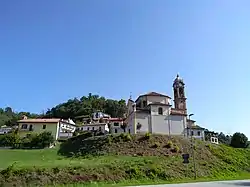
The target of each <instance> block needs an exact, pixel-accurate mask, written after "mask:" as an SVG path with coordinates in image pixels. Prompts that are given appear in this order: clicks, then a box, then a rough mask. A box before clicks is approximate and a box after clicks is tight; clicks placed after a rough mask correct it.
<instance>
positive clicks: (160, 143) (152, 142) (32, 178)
mask: <svg viewBox="0 0 250 187" xmlns="http://www.w3.org/2000/svg"><path fill="white" fill-rule="evenodd" d="M194 144H195V146H194V153H195V163H196V168H197V177H198V180H225V179H242V178H248V177H250V174H249V166H250V159H249V158H250V151H249V149H234V148H231V147H228V146H225V145H212V144H210V143H207V142H202V141H197V140H196V141H195V143H194ZM57 151H58V154H57ZM183 153H190V155H192V149H191V142H190V140H188V139H185V138H184V137H176V136H173V137H169V136H162V135H154V136H153V135H149V134H145V135H136V136H130V135H128V134H122V135H119V136H101V137H89V135H88V134H83V135H80V136H77V137H74V138H71V139H70V140H68V141H67V142H65V143H63V144H61V146H60V148H59V149H48V150H0V168H2V170H1V171H0V184H2V185H3V186H5V185H6V184H8V185H9V186H11V185H17V186H26V185H33V186H39V185H40V186H43V185H51V184H68V183H79V182H83V183H86V182H91V181H92V182H93V181H94V182H98V183H96V184H95V183H92V184H91V185H92V186H93V185H95V186H98V185H97V184H100V183H107V182H109V183H118V184H120V183H125V184H128V183H150V182H153V181H154V182H157V183H160V182H164V183H166V182H177V181H178V182H181V181H191V180H193V178H194V170H193V159H192V157H191V158H190V163H189V164H187V165H185V164H183V163H182V162H183V159H182V157H181V155H182V154H183ZM17 154H18V155H19V156H17ZM13 163H15V164H14V165H13ZM2 166H4V167H2ZM0 186H1V185H0ZM108 186H110V184H109V185H108Z"/></svg>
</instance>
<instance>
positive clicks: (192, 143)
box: [187, 114, 197, 180]
mask: <svg viewBox="0 0 250 187" xmlns="http://www.w3.org/2000/svg"><path fill="white" fill-rule="evenodd" d="M193 115H194V114H189V115H188V118H189V120H190V117H191V116H193ZM190 129H192V128H190ZM187 130H189V128H187ZM191 149H192V155H193V164H194V179H195V180H196V178H197V174H196V164H195V155H194V141H193V133H192V132H191Z"/></svg>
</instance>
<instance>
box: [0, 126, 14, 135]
mask: <svg viewBox="0 0 250 187" xmlns="http://www.w3.org/2000/svg"><path fill="white" fill-rule="evenodd" d="M11 130H12V128H11V127H7V126H2V127H0V134H7V133H9V132H11Z"/></svg>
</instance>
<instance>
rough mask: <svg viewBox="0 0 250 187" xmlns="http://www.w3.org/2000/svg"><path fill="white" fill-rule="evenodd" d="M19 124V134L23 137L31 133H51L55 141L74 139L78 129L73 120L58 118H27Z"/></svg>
mask: <svg viewBox="0 0 250 187" xmlns="http://www.w3.org/2000/svg"><path fill="white" fill-rule="evenodd" d="M17 122H18V132H19V134H20V136H21V137H25V136H27V135H28V134H31V133H42V132H44V131H48V132H51V133H52V135H53V137H54V139H55V140H60V139H65V138H69V137H72V135H73V132H74V131H75V129H76V125H75V123H74V122H73V121H72V120H71V119H68V120H63V119H58V118H50V119H28V118H27V117H26V116H24V118H23V119H22V120H19V121H17Z"/></svg>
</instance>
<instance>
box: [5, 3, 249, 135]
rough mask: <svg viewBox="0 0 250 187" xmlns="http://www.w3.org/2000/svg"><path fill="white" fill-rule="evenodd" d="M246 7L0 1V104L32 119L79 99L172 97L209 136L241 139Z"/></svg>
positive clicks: (245, 107)
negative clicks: (182, 86)
mask: <svg viewBox="0 0 250 187" xmlns="http://www.w3.org/2000/svg"><path fill="white" fill-rule="evenodd" d="M249 7H250V2H249V1H247V0H245V1H243V0H242V1H230V0H221V1H217V0H203V1H200V0H189V1H184V0H182V1H180V0H175V1H166V0H148V1H145V0H136V1H135V0H126V1H117V0H106V1H103V0H88V1H87V0H73V1H69V0H43V1H41V0H37V1H33V0H22V1H19V0H13V1H0V63H1V64H0V65H1V66H0V78H1V92H0V106H1V107H6V106H11V107H13V108H14V109H15V110H17V111H31V112H42V110H46V109H47V108H50V107H53V106H54V105H56V104H58V103H60V102H64V101H66V100H68V99H70V98H73V97H80V96H83V95H87V94H88V93H89V92H92V93H94V94H99V95H102V96H105V97H107V98H114V99H120V98H123V99H127V98H128V97H129V94H130V92H132V95H133V98H136V97H137V96H138V95H139V94H142V93H145V92H149V91H156V92H162V93H166V94H168V95H170V96H173V92H172V82H173V79H174V78H175V76H176V73H177V72H179V73H180V76H181V77H182V78H183V79H184V81H185V83H186V95H187V98H188V100H187V102H188V111H189V112H190V113H194V114H195V115H194V116H193V119H195V120H197V123H198V124H200V125H202V126H204V127H207V128H209V129H211V130H216V131H224V132H225V133H233V132H235V131H241V132H244V133H246V134H247V135H248V136H249V137H250V126H249V125H250V123H249V116H248V115H249V111H250V110H249V105H250V97H249V95H250V88H249V87H250V73H249V72H250V63H249V61H250V53H249V50H250V34H249V33H250V24H249V20H250V11H249Z"/></svg>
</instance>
